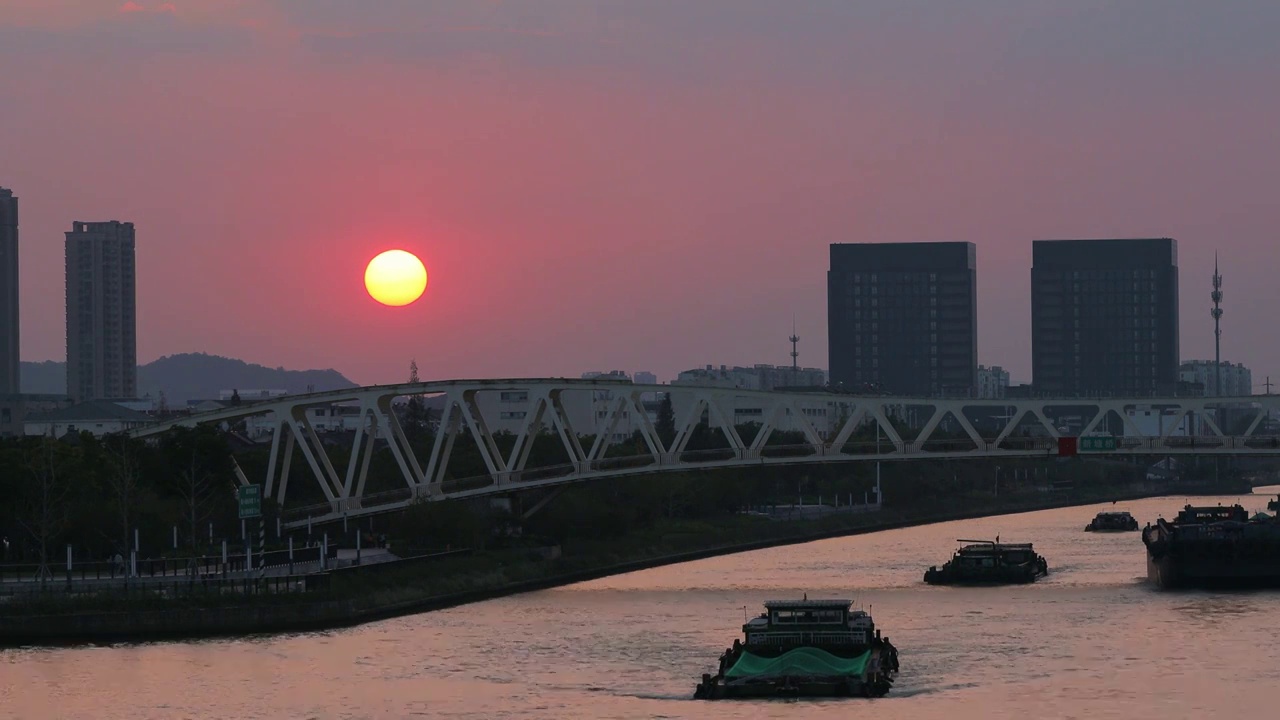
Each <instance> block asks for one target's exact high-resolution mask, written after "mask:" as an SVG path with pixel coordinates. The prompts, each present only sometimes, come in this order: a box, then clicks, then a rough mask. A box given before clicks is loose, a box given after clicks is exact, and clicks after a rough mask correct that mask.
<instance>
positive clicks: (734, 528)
mask: <svg viewBox="0 0 1280 720" xmlns="http://www.w3.org/2000/svg"><path fill="white" fill-rule="evenodd" d="M1249 491H1250V488H1249V487H1248V484H1247V483H1235V482H1233V483H1231V484H1230V485H1224V484H1222V483H1220V482H1211V481H1194V482H1186V483H1180V484H1178V485H1176V486H1172V485H1169V484H1163V483H1162V484H1158V485H1157V484H1154V483H1146V482H1128V483H1120V484H1117V483H1111V482H1107V483H1097V484H1093V485H1086V486H1082V487H1081V486H1077V487H1072V488H1067V489H1059V490H1052V489H1051V488H1049V487H1023V488H1021V489H1020V490H1014V491H1012V492H1006V493H1005V495H1004V496H1003V497H1001V496H998V495H995V496H993V495H987V496H985V497H983V496H982V495H977V494H972V493H968V494H957V495H955V496H954V497H952V498H950V501H949V502H946V503H938V502H925V501H919V498H916V499H917V501H918V502H916V503H914V504H909V503H907V502H893V501H892V499H891V498H892V496H891V497H890V498H886V502H885V505H884V506H883V507H881V509H879V510H877V511H874V512H851V511H850V512H838V513H837V512H831V513H829V514H827V515H825V516H823V517H820V518H817V519H809V520H774V519H769V518H767V517H763V516H760V515H757V514H746V513H735V514H727V515H720V516H713V517H706V518H699V519H687V518H660V519H658V520H656V521H654V522H653V523H651V524H649V525H648V526H646V527H644V528H636V529H634V530H632V531H630V532H628V533H627V534H625V535H620V536H617V537H612V538H598V539H585V538H582V537H572V536H571V537H567V538H565V539H563V540H561V541H560V542H559V544H558V545H555V546H554V549H555V550H556V552H548V550H549V548H548V547H545V546H544V547H534V546H531V545H530V544H525V545H524V546H523V547H522V546H520V545H519V544H518V543H506V544H505V546H501V547H489V548H487V549H483V550H475V551H465V552H452V553H445V554H434V555H424V556H419V557H410V558H406V559H402V560H398V561H392V562H386V563H380V564H375V565H361V566H355V567H351V568H344V569H342V570H337V571H331V572H329V573H325V576H326V578H325V581H324V582H318V583H315V585H316V587H317V589H316V590H314V591H309V592H305V593H297V592H294V593H261V594H249V595H243V594H234V595H228V594H225V593H223V592H217V593H215V594H213V595H210V594H208V593H204V594H192V595H187V596H182V597H173V598H169V599H165V598H159V597H156V596H155V595H153V594H148V595H146V596H142V597H138V598H134V599H131V598H129V597H128V596H123V597H121V596H116V597H111V596H106V597H103V596H94V597H86V598H79V599H77V598H75V597H66V596H61V597H59V596H56V595H53V596H44V597H43V598H42V599H41V600H40V601H39V602H32V603H24V604H14V603H7V604H0V645H10V646H12V645H24V644H25V645H49V644H75V643H86V642H107V641H143V640H155V639H164V638H195V637H209V636H220V635H245V634H254V633H271V632H294V631H304V630H318V629H328V628H338V627H346V626H351V625H357V624H361V623H365V622H369V621H373V620H379V619H384V618H389V617H395V616H399V615H406V614H412V613H418V612H423V611H427V610H433V609H440V608H445V607H451V606H456V605H461V604H465V603H469V602H476V601H480V600H486V599H492V598H496V597H502V596H506V595H512V594H517V593H522V592H529V591H533V590H539V589H545V588H550V587H555V586H559V585H566V584H570V583H575V582H581V581H585V580H591V579H595V578H600V577H605V576H609V575H615V574H620V573H626V572H632V571H635V570H641V569H645V568H651V567H657V566H661V565H669V564H674V563H680V562H687V561H690V560H697V559H702V558H708V557H714V556H717V555H726V554H731V553H737V552H744V551H750V550H758V549H763V548H768V547H775V546H780V545H788V544H796V543H803V542H809V541H813V540H820V539H825V538H833V537H840V536H846V535H854V534H860V533H867V532H877V531H880V530H888V529H894V528H902V527H910V526H915V525H923V524H928V523H934V522H944V521H950V520H960V519H968V518H976V517H986V516H992V515H1001V514H1009V513H1018V512H1027V511H1033V510H1043V509H1051V508H1058V507H1069V506H1075V505H1087V504H1092V503H1097V502H1106V501H1111V500H1130V499H1137V498H1144V497H1157V496H1162V495H1192V494H1200V493H1206V494H1208V493H1212V494H1220V493H1224V492H1225V493H1239V494H1248V493H1249ZM1174 509H1175V508H1172V507H1171V508H1170V510H1171V511H1172V510H1174ZM313 577H314V576H313Z"/></svg>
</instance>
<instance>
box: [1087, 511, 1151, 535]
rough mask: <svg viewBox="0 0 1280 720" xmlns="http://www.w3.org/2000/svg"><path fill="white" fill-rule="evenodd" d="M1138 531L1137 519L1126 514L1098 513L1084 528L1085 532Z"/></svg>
mask: <svg viewBox="0 0 1280 720" xmlns="http://www.w3.org/2000/svg"><path fill="white" fill-rule="evenodd" d="M1138 529H1139V527H1138V520H1137V518H1135V517H1134V516H1132V515H1130V514H1129V513H1127V512H1100V513H1098V514H1097V515H1095V516H1094V518H1093V520H1092V521H1091V522H1090V523H1089V524H1088V525H1085V526H1084V531H1085V532H1130V531H1133V530H1138Z"/></svg>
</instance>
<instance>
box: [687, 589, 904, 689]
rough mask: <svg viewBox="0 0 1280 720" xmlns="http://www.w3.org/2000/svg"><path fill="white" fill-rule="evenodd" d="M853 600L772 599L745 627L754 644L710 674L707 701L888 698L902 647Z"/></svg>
mask: <svg viewBox="0 0 1280 720" xmlns="http://www.w3.org/2000/svg"><path fill="white" fill-rule="evenodd" d="M852 604H853V603H852V602H851V601H849V600H810V599H808V597H805V599H803V600H789V601H771V602H767V603H765V604H764V607H765V612H763V613H761V614H760V616H759V617H755V618H752V619H751V620H748V621H747V622H746V624H744V625H743V626H742V632H743V635H744V636H745V639H746V642H745V643H743V642H742V641H739V640H734V641H733V647H731V648H729V649H728V650H725V651H724V654H722V655H721V656H720V669H719V670H718V671H717V672H716V673H715V674H714V675H712V674H711V673H707V674H704V675H703V676H702V682H700V683H698V687H697V689H696V690H695V691H694V695H693V696H694V698H695V699H699V700H720V699H729V698H743V699H745V698H777V697H880V696H882V695H884V694H886V693H888V692H889V689H890V688H891V687H892V686H893V680H894V677H895V676H896V675H897V673H898V649H897V648H895V647H894V646H893V644H892V643H890V642H889V638H887V637H884V638H882V637H880V631H879V630H877V629H876V626H875V622H874V621H873V620H872V619H871V615H869V614H868V613H866V612H864V611H862V610H853V609H851V606H852Z"/></svg>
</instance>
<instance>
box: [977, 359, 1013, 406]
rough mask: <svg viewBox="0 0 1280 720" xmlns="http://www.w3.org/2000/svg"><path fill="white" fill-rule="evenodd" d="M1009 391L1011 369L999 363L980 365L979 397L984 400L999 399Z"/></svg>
mask: <svg viewBox="0 0 1280 720" xmlns="http://www.w3.org/2000/svg"><path fill="white" fill-rule="evenodd" d="M1008 392H1009V371H1007V370H1005V369H1004V368H1002V367H1000V366H999V365H992V366H991V367H987V366H985V365H979V366H978V397H979V398H980V399H982V400H998V399H1000V398H1003V397H1005V396H1006V395H1007V394H1008Z"/></svg>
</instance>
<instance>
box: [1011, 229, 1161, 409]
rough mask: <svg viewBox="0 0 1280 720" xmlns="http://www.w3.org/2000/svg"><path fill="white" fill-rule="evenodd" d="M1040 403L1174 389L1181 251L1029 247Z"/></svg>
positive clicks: (1045, 243) (1137, 244) (1141, 244)
mask: <svg viewBox="0 0 1280 720" xmlns="http://www.w3.org/2000/svg"><path fill="white" fill-rule="evenodd" d="M1031 254H1032V267H1031V371H1032V383H1033V384H1034V385H1035V389H1036V392H1037V393H1041V394H1048V395H1060V396H1086V397H1088V396H1126V395H1127V396H1147V395H1152V394H1154V393H1165V392H1173V391H1174V390H1175V388H1176V386H1177V382H1178V245H1177V242H1176V241H1174V240H1172V239H1170V238H1142V239H1125V240H1037V241H1035V242H1034V243H1032V250H1031Z"/></svg>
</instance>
